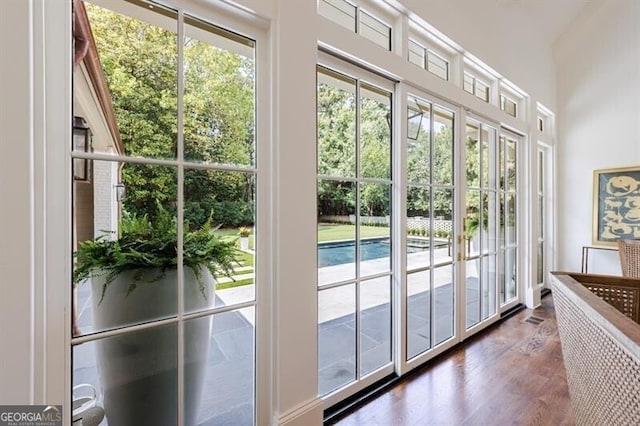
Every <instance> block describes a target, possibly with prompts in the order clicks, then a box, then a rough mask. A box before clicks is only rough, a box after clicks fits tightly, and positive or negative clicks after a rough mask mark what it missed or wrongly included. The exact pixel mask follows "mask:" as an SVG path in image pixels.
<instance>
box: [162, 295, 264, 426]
mask: <svg viewBox="0 0 640 426" xmlns="http://www.w3.org/2000/svg"><path fill="white" fill-rule="evenodd" d="M184 333H185V338H184V342H185V351H184V357H185V366H184V369H185V370H184V386H185V390H188V389H193V390H192V392H191V393H188V392H185V399H184V404H185V424H186V425H205V424H233V425H247V426H248V425H253V424H254V411H255V410H254V406H255V401H254V394H255V391H254V389H255V383H254V377H255V366H254V365H255V363H254V360H255V308H253V307H249V308H243V309H239V310H235V311H229V312H224V313H221V314H217V315H214V316H213V317H211V316H208V317H202V318H198V319H193V320H188V321H185V324H184ZM196 391H199V392H198V393H195V392H196ZM158 424H160V423H158Z"/></svg>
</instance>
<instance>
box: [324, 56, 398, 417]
mask: <svg viewBox="0 0 640 426" xmlns="http://www.w3.org/2000/svg"><path fill="white" fill-rule="evenodd" d="M318 66H320V67H325V68H328V69H330V70H333V71H335V72H338V73H340V74H344V75H346V76H348V77H350V78H354V79H356V80H358V81H364V82H366V83H368V84H370V85H373V86H377V87H379V88H380V89H382V90H386V91H389V92H390V93H391V99H392V102H391V108H392V109H391V113H392V115H393V118H392V123H394V122H395V117H396V116H397V109H398V106H397V103H396V99H397V95H396V88H395V87H394V84H393V82H392V81H391V80H388V79H386V78H383V77H381V76H379V75H375V74H372V73H371V72H370V71H368V70H367V69H364V68H361V67H358V66H357V65H355V64H349V63H346V62H344V61H341V60H340V59H338V58H336V57H335V56H332V55H329V54H327V53H322V52H320V53H319V54H318ZM391 140H392V142H391V143H392V146H391V153H390V154H391V161H392V163H391V176H389V178H388V181H389V185H390V186H391V191H390V204H391V218H392V221H391V230H390V231H391V234H390V238H391V247H393V249H392V252H391V253H390V261H391V265H390V271H389V272H388V273H386V272H384V273H377V274H374V275H370V276H365V277H359V276H356V277H354V278H353V279H349V280H348V281H349V282H350V283H360V282H363V281H368V280H370V279H374V278H378V277H381V276H389V279H390V286H391V292H390V296H391V306H392V316H391V322H392V323H391V324H389V326H390V328H391V361H390V362H389V364H387V365H385V366H383V367H381V368H379V369H377V370H375V371H372V372H369V373H367V374H366V375H364V376H362V377H360V375H359V372H358V371H356V379H355V380H354V381H352V382H350V383H349V384H347V385H345V386H343V387H341V388H339V389H336V390H334V391H332V392H330V393H328V394H327V395H324V396H323V397H322V399H323V403H324V407H325V409H326V408H329V407H331V406H333V405H335V404H337V403H338V402H340V401H342V400H344V399H345V398H347V397H349V396H350V395H353V394H354V393H356V392H358V391H360V390H362V389H365V388H366V387H367V386H370V385H372V384H374V383H375V382H376V381H378V380H380V379H381V378H384V377H385V376H387V375H389V374H391V373H393V371H394V363H395V355H396V353H395V352H394V351H393V345H394V343H393V341H394V340H395V339H396V337H395V334H396V332H397V331H396V329H395V328H394V327H393V325H394V321H395V315H394V313H393V312H394V308H393V307H394V306H395V304H396V302H395V298H396V294H395V292H394V290H393V288H394V286H395V285H394V283H395V282H396V281H397V275H398V269H399V268H398V266H397V262H396V260H395V259H396V254H395V253H396V252H397V251H398V250H400V249H401V248H400V245H399V244H398V243H396V241H397V231H396V230H395V228H396V223H397V219H395V218H396V217H397V216H398V212H397V211H396V210H397V207H396V203H395V201H394V200H395V197H394V194H395V193H396V192H397V190H396V189H395V188H396V187H397V185H398V184H397V182H396V179H395V177H396V172H395V169H396V162H395V161H394V157H395V153H396V152H397V147H396V146H397V145H398V143H397V139H396V133H395V130H394V128H393V127H392V129H391ZM356 143H359V142H356ZM358 161H359V160H358ZM322 178H323V177H322V176H320V175H318V179H322ZM336 180H346V181H351V182H355V183H358V184H359V183H360V182H368V181H371V182H374V181H382V180H386V179H377V178H362V177H359V176H355V177H350V178H344V179H338V178H336ZM356 238H359V235H358V234H357V233H356ZM316 244H317V242H316ZM342 284H344V282H342V281H341V282H338V283H330V284H324V285H322V286H318V292H320V291H322V289H331V288H334V287H336V286H340V285H342ZM356 296H357V295H356ZM355 308H356V312H355V314H356V315H357V314H358V311H357V308H358V306H357V303H356V306H355ZM356 341H358V336H356ZM356 347H357V348H358V350H359V344H357V346H356ZM357 356H359V354H358V351H356V357H357Z"/></svg>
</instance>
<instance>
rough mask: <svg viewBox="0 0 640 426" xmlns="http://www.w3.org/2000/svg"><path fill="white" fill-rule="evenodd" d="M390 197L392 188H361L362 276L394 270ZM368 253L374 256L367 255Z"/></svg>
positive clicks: (379, 185)
mask: <svg viewBox="0 0 640 426" xmlns="http://www.w3.org/2000/svg"><path fill="white" fill-rule="evenodd" d="M390 197H391V186H390V185H387V184H377V183H363V184H360V262H361V263H360V275H361V276H366V275H371V274H376V273H379V272H388V271H390V270H391V228H390V223H391V220H390V218H391V216H390V215H391V198H390ZM369 234H372V235H375V236H372V235H369ZM368 252H371V255H368Z"/></svg>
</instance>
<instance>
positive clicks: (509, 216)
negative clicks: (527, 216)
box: [504, 194, 518, 245]
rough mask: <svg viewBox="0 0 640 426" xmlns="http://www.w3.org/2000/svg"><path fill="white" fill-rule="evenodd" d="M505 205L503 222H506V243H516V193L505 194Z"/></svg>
mask: <svg viewBox="0 0 640 426" xmlns="http://www.w3.org/2000/svg"><path fill="white" fill-rule="evenodd" d="M505 198H506V205H505V209H504V216H505V217H504V222H505V224H506V243H507V244H508V245H514V244H517V242H518V241H517V229H518V228H517V223H516V219H517V216H516V213H517V210H516V209H517V203H516V194H506V196H505Z"/></svg>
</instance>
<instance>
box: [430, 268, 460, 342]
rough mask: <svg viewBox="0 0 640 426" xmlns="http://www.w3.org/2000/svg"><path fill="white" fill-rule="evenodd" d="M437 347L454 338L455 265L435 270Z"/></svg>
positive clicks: (435, 331) (435, 330)
mask: <svg viewBox="0 0 640 426" xmlns="http://www.w3.org/2000/svg"><path fill="white" fill-rule="evenodd" d="M433 283H434V296H435V297H434V303H433V310H434V312H433V316H434V318H435V329H434V333H435V345H438V344H440V343H442V342H444V341H445V340H447V339H449V338H450V337H453V327H454V313H455V304H454V300H455V299H454V296H453V265H448V266H443V267H439V268H435V269H434V270H433Z"/></svg>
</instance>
